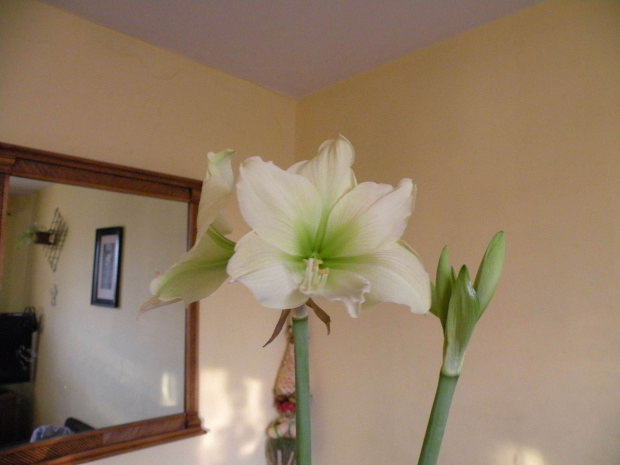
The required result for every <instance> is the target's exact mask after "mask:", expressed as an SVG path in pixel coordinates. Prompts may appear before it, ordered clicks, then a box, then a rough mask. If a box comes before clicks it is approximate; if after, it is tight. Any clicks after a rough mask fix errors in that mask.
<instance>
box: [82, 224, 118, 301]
mask: <svg viewBox="0 0 620 465" xmlns="http://www.w3.org/2000/svg"><path fill="white" fill-rule="evenodd" d="M122 248H123V228H122V227H121V226H116V227H113V228H100V229H97V232H96V235H95V260H94V263H93V286H92V292H91V297H90V303H91V304H92V305H98V306H102V307H113V308H118V304H119V294H120V293H119V291H120V277H121V257H122Z"/></svg>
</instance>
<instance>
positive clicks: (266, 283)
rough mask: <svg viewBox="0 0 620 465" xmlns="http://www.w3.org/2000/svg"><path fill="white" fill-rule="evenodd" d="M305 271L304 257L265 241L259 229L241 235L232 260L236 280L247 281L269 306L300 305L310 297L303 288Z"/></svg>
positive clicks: (232, 274)
mask: <svg viewBox="0 0 620 465" xmlns="http://www.w3.org/2000/svg"><path fill="white" fill-rule="evenodd" d="M303 273H304V264H303V262H302V260H301V259H296V258H295V257H292V256H290V255H288V254H287V253H286V252H284V251H282V250H281V249H279V248H277V247H274V246H273V245H271V244H269V243H268V242H265V241H264V240H262V239H261V238H260V237H259V236H258V234H256V233H255V232H251V233H248V234H246V235H245V236H243V237H242V238H241V240H240V241H239V242H238V243H237V246H236V247H235V254H234V255H233V257H232V258H231V259H230V261H229V262H228V274H229V275H230V277H231V278H232V279H233V281H239V282H240V283H242V284H244V285H245V286H246V287H248V288H249V289H250V291H252V293H253V294H254V297H255V298H256V300H257V301H258V302H259V303H260V304H262V305H264V306H265V307H269V308H277V309H286V308H293V307H298V306H300V305H302V304H303V303H304V302H306V301H307V300H308V296H307V295H304V294H302V293H301V292H300V291H299V284H300V282H301V281H302V279H303Z"/></svg>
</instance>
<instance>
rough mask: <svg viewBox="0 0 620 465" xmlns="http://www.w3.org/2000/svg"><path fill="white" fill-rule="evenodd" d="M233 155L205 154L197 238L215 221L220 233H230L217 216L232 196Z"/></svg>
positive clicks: (221, 219)
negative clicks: (205, 164) (204, 172)
mask: <svg viewBox="0 0 620 465" xmlns="http://www.w3.org/2000/svg"><path fill="white" fill-rule="evenodd" d="M234 153H235V151H234V150H222V151H221V152H217V153H214V152H209V153H208V154H207V158H208V164H207V171H206V174H205V177H204V180H203V182H202V192H201V194H200V203H199V204H198V235H197V236H198V237H201V236H202V235H203V234H204V233H205V231H206V230H207V229H208V228H209V226H211V224H212V223H213V222H214V221H216V220H217V225H218V230H219V231H220V232H222V233H226V234H227V233H228V232H230V227H229V226H228V224H227V223H226V222H225V221H223V218H221V217H219V214H220V211H222V208H224V205H225V204H226V202H227V201H228V199H229V198H230V196H231V195H232V189H233V183H234V179H233V172H232V166H231V157H232V156H233V154H234Z"/></svg>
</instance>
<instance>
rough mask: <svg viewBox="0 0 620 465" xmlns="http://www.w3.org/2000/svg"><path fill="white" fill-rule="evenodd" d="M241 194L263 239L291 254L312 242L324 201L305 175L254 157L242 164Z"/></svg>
mask: <svg viewBox="0 0 620 465" xmlns="http://www.w3.org/2000/svg"><path fill="white" fill-rule="evenodd" d="M237 197H238V199H239V207H240V208H241V214H242V215H243V218H244V219H245V221H246V222H247V223H248V224H249V225H250V226H251V227H252V228H253V229H254V230H255V231H256V232H257V233H258V234H259V235H260V237H261V238H262V239H263V240H265V241H267V242H269V243H270V244H271V245H273V246H276V247H278V248H279V249H280V250H283V251H285V252H287V253H289V254H291V255H302V254H304V253H306V251H307V250H308V249H309V248H310V247H311V246H312V243H313V241H314V238H315V236H316V232H317V229H318V227H319V224H320V220H321V213H322V205H321V199H320V198H319V195H318V193H317V190H316V188H315V187H314V186H313V185H312V183H311V182H310V181H308V179H306V178H305V177H303V176H301V175H298V174H294V173H289V172H286V171H284V170H282V169H280V168H278V167H277V166H275V165H274V164H273V163H271V162H264V161H263V160H261V159H260V158H258V157H252V158H249V159H247V160H246V161H245V162H244V163H243V164H242V165H241V168H240V176H239V182H238V183H237Z"/></svg>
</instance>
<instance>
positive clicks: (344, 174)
mask: <svg viewBox="0 0 620 465" xmlns="http://www.w3.org/2000/svg"><path fill="white" fill-rule="evenodd" d="M354 160H355V152H354V150H353V146H352V145H351V143H350V142H349V141H348V140H347V139H346V138H344V137H343V136H340V137H338V139H335V140H327V141H325V142H323V144H321V147H319V152H318V155H317V156H316V157H314V158H313V159H312V160H309V161H305V162H301V163H298V164H296V165H293V166H292V167H291V168H289V171H294V172H296V173H298V174H301V175H302V176H305V177H306V178H308V179H309V180H310V182H312V184H313V185H314V186H315V187H316V189H317V191H318V192H319V195H320V196H321V201H322V202H323V208H324V210H326V211H328V212H329V210H331V208H332V207H333V205H334V204H335V203H336V202H337V201H338V199H340V198H341V197H342V196H343V195H344V194H346V193H347V192H348V191H350V190H351V189H353V188H354V187H355V185H356V181H355V175H354V174H353V170H352V169H351V166H352V165H353V161H354Z"/></svg>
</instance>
